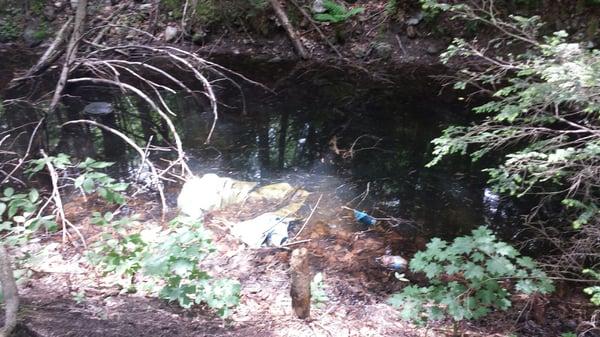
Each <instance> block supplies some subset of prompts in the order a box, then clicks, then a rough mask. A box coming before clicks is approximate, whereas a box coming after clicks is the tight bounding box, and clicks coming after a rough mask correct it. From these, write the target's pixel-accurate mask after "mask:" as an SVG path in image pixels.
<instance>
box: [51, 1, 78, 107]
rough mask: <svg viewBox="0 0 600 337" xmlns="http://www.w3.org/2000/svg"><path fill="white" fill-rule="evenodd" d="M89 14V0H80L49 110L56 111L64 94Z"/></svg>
mask: <svg viewBox="0 0 600 337" xmlns="http://www.w3.org/2000/svg"><path fill="white" fill-rule="evenodd" d="M86 14H87V0H79V2H78V3H77V11H76V12H75V22H74V24H73V33H72V34H71V40H70V41H69V45H68V46H67V53H66V57H65V62H64V63H63V67H62V70H61V72H60V78H59V79H58V83H56V89H55V90H54V96H53V97H52V101H51V102H50V107H49V108H48V111H49V112H52V111H54V109H55V108H56V105H57V104H58V101H59V100H60V97H61V95H62V92H63V90H64V89H65V85H66V84H67V78H68V77H69V71H70V70H71V64H72V63H73V60H74V59H75V54H76V53H77V47H78V46H79V42H80V40H81V36H82V35H83V28H84V24H85V17H86Z"/></svg>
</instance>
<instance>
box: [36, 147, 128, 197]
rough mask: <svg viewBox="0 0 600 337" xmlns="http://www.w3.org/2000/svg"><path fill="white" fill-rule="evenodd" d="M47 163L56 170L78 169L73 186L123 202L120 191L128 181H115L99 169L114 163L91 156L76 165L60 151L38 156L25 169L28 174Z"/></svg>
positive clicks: (88, 192)
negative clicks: (41, 156)
mask: <svg viewBox="0 0 600 337" xmlns="http://www.w3.org/2000/svg"><path fill="white" fill-rule="evenodd" d="M47 163H51V164H52V165H53V166H54V167H55V168H56V169H57V170H58V171H61V172H62V171H64V170H67V169H69V168H74V169H77V170H78V173H79V175H78V176H77V178H75V179H72V178H68V179H67V180H71V181H72V184H73V186H74V187H75V188H77V189H79V190H80V191H82V192H83V193H86V194H90V193H93V192H98V195H99V196H100V197H102V198H103V199H104V200H106V201H108V202H110V203H115V204H119V205H122V204H124V203H125V195H123V194H122V193H121V192H123V191H125V190H126V189H127V187H128V186H129V184H128V183H124V182H117V181H116V180H115V179H114V178H112V177H110V176H109V175H108V174H106V173H104V172H99V170H102V169H105V168H107V167H110V166H112V165H114V163H111V162H104V161H96V160H94V159H92V158H86V159H85V160H84V161H83V162H80V163H79V164H77V165H73V164H72V163H71V158H70V157H69V156H68V155H66V154H64V153H60V154H58V155H56V156H48V157H47V158H40V159H35V160H32V161H31V162H30V164H29V168H28V169H27V170H26V172H27V173H29V176H30V177H31V176H32V175H34V174H36V173H38V172H40V171H42V170H43V169H44V168H45V167H46V165H47Z"/></svg>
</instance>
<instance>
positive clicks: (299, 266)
mask: <svg viewBox="0 0 600 337" xmlns="http://www.w3.org/2000/svg"><path fill="white" fill-rule="evenodd" d="M290 276H291V289H290V295H291V297H292V308H293V309H294V313H295V314H296V316H298V318H300V319H307V318H309V317H310V269H309V265H308V250H306V248H299V249H294V251H292V257H291V258H290Z"/></svg>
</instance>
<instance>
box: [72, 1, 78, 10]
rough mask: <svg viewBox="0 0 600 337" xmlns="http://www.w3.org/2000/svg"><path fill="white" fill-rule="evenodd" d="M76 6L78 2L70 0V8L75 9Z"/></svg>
mask: <svg viewBox="0 0 600 337" xmlns="http://www.w3.org/2000/svg"><path fill="white" fill-rule="evenodd" d="M77 4H79V0H71V8H73V9H76V8H77Z"/></svg>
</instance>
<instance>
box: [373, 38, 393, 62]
mask: <svg viewBox="0 0 600 337" xmlns="http://www.w3.org/2000/svg"><path fill="white" fill-rule="evenodd" d="M372 48H373V53H374V54H375V57H378V58H382V59H389V58H390V57H392V52H393V51H394V48H393V47H392V45H391V44H389V43H387V42H375V43H374V44H373V46H372Z"/></svg>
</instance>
